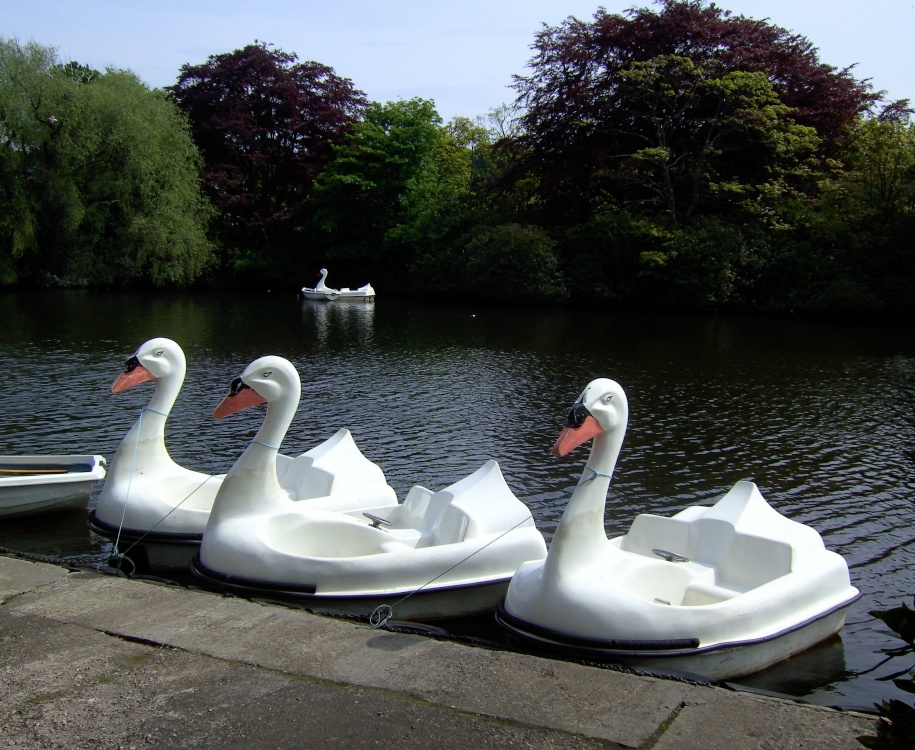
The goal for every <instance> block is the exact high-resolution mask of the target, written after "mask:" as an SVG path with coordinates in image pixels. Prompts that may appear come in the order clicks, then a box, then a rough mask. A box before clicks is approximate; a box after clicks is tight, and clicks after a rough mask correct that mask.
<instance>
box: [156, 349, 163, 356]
mask: <svg viewBox="0 0 915 750" xmlns="http://www.w3.org/2000/svg"><path fill="white" fill-rule="evenodd" d="M163 354H165V349H160V350H159V351H157V352H156V356H157V357H161V356H162V355H163Z"/></svg>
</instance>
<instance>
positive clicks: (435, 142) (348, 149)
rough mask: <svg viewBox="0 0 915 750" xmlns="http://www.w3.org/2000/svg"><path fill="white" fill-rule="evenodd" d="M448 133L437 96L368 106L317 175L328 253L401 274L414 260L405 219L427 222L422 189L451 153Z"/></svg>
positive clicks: (368, 270) (319, 218)
mask: <svg viewBox="0 0 915 750" xmlns="http://www.w3.org/2000/svg"><path fill="white" fill-rule="evenodd" d="M444 138H445V131H444V130H443V128H442V120H441V117H440V116H439V114H438V112H436V110H435V105H434V103H433V102H432V101H429V100H425V99H410V100H408V101H403V100H401V101H397V102H388V103H387V104H379V103H378V102H373V103H372V104H371V105H370V106H369V107H368V109H367V110H366V112H365V117H364V119H363V120H361V121H360V122H358V123H357V124H356V125H355V126H354V128H353V132H352V133H351V134H350V135H349V136H347V137H346V138H345V140H344V141H343V143H341V144H340V145H339V146H337V147H336V159H335V160H334V161H333V162H332V163H331V164H330V165H329V166H328V167H327V169H325V171H324V172H323V173H322V174H321V175H320V176H319V177H318V178H317V180H316V181H315V204H316V212H315V213H316V222H317V226H318V228H319V230H320V231H321V232H323V234H324V236H325V241H326V247H327V250H326V255H327V257H328V259H330V260H339V261H341V262H342V263H343V264H344V265H349V266H352V267H356V266H357V265H358V266H359V267H360V268H361V269H362V270H363V272H364V273H365V274H366V275H368V274H371V276H372V278H373V279H376V278H378V279H382V280H383V279H387V280H388V281H391V282H394V281H400V280H401V279H400V278H399V277H400V274H401V273H402V272H403V271H404V270H405V269H406V267H407V266H408V265H409V263H410V260H411V258H410V255H409V245H408V244H405V242H404V241H403V240H404V239H405V238H406V237H407V235H409V234H410V232H409V231H408V230H407V229H405V228H403V227H401V225H403V224H404V223H409V222H410V221H411V220H412V221H414V222H416V223H417V224H421V223H422V222H423V218H422V216H421V215H422V213H423V211H424V210H426V209H424V208H421V207H420V205H419V204H420V203H421V201H420V199H419V198H418V196H419V195H420V194H423V193H424V192H425V193H426V194H428V193H429V190H431V189H432V184H431V183H432V182H434V181H435V177H434V175H435V174H436V170H437V169H438V167H443V165H444V162H446V161H447V158H448V157H447V155H446V152H447V150H448V149H447V146H446V145H445V144H444V143H443V140H444ZM445 171H447V170H445ZM436 189H437V188H436ZM442 192H443V193H445V194H447V193H448V187H447V186H445V187H444V188H443V189H442ZM427 208H428V207H427ZM429 211H433V209H429ZM414 237H415V235H414ZM373 283H375V282H374V281H373Z"/></svg>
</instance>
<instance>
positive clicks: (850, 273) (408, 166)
mask: <svg viewBox="0 0 915 750" xmlns="http://www.w3.org/2000/svg"><path fill="white" fill-rule="evenodd" d="M532 50H533V57H532V59H531V61H530V63H529V67H528V72H527V73H526V74H525V75H518V76H516V77H515V81H514V88H515V92H516V95H517V98H516V100H515V101H514V102H513V103H511V104H508V105H504V106H502V107H500V108H498V109H496V110H494V111H492V112H489V113H487V114H486V115H485V116H480V117H477V118H476V119H470V118H466V117H456V118H454V119H453V120H451V121H450V122H447V123H445V122H443V121H442V118H441V117H440V115H439V114H438V112H437V111H436V109H435V104H434V102H432V101H429V100H424V99H411V100H399V101H394V102H386V103H379V102H370V101H368V100H367V99H366V96H365V94H364V93H363V92H361V91H359V90H358V89H357V88H356V87H355V85H354V84H353V82H352V81H350V80H348V79H345V78H342V77H340V76H338V75H337V74H336V73H335V72H334V70H333V69H332V68H330V67H328V66H327V65H324V64H321V63H318V62H314V61H305V62H303V61H300V60H299V59H298V57H297V56H296V55H295V54H291V53H287V52H284V51H282V50H278V49H275V48H273V47H272V46H271V45H269V44H267V43H264V42H259V41H255V42H254V43H252V44H250V45H248V46H246V47H244V48H243V49H239V50H235V51H233V52H228V53H222V54H214V55H212V56H211V57H210V58H209V59H208V60H207V61H206V62H205V63H203V64H198V65H191V64H186V65H184V66H182V68H181V70H180V72H179V75H178V77H177V80H176V82H175V84H174V85H172V86H169V87H167V88H166V89H165V90H164V91H163V90H150V89H149V88H148V87H147V86H145V85H144V84H143V83H142V82H141V81H140V80H139V79H138V78H137V77H136V76H135V75H133V74H132V73H129V72H125V71H120V70H114V69H109V70H106V71H104V72H99V71H95V70H91V69H88V68H86V67H84V66H81V65H79V64H78V63H61V62H60V61H59V60H58V59H57V57H56V53H55V51H54V50H53V48H49V47H42V46H41V45H39V44H37V43H35V42H29V43H26V44H22V43H20V42H19V41H18V40H14V39H9V40H6V39H0V190H2V191H3V196H2V197H3V199H2V204H0V283H2V284H5V285H29V284H56V285H66V284H73V285H90V286H92V285H100V286H126V285H137V284H141V285H155V286H161V287H168V286H187V285H192V284H221V285H241V286H264V285H269V286H270V287H273V288H283V287H284V286H285V287H288V288H290V289H295V288H298V286H301V285H303V284H310V282H311V281H312V280H313V279H316V277H317V270H318V268H320V267H321V266H327V267H329V268H331V269H332V273H333V278H334V279H337V280H338V283H340V284H347V285H352V286H356V285H359V284H362V283H365V282H367V281H371V282H372V283H373V285H374V286H375V288H376V289H377V290H378V291H379V293H382V294H386V293H390V294H409V295H420V296H422V295H429V296H434V297H436V298H439V299H441V298H455V299H476V300H490V301H497V302H507V303H516V304H518V303H520V304H556V303H563V302H566V303H572V304H582V305H585V304H593V305H602V306H618V307H621V308H631V307H633V306H639V307H646V306H647V307H652V308H678V309H683V308H694V309H718V310H735V311H762V312H770V313H836V312H845V313H853V314H856V315H861V314H867V315H881V316H896V317H900V316H911V314H912V313H913V312H915V300H913V295H912V294H911V290H912V289H913V283H915V247H913V240H912V237H913V236H915V231H913V230H915V125H913V124H912V122H911V120H910V116H911V114H912V110H911V109H910V108H909V103H908V102H907V101H898V102H886V101H883V98H882V97H883V92H879V91H874V90H873V89H872V87H871V85H870V83H869V82H868V81H859V80H857V79H856V78H855V77H854V75H853V74H852V71H851V70H848V69H845V70H838V69H836V68H834V67H832V66H830V65H828V64H826V63H824V62H822V61H820V60H819V58H818V53H817V50H816V48H815V47H813V45H812V44H811V43H810V41H808V40H807V39H805V38H804V37H802V36H800V35H797V34H793V33H791V32H790V31H787V30H785V29H782V28H780V27H778V26H775V25H773V24H771V23H769V22H766V21H759V20H754V19H751V18H746V17H744V16H735V15H732V14H731V13H729V12H727V11H723V10H721V9H719V8H717V7H716V6H715V5H714V4H713V3H710V2H707V0H658V2H656V3H655V7H653V8H632V9H630V10H629V11H627V12H626V13H625V14H622V15H619V14H609V13H607V12H605V11H604V10H603V9H599V10H597V11H596V12H595V14H594V16H593V18H592V19H590V20H587V21H584V20H579V19H575V18H569V19H567V20H566V21H564V22H563V23H561V24H559V25H557V26H554V27H550V26H544V27H543V28H542V29H541V31H540V32H539V33H538V34H537V35H536V36H535V38H534V41H533V44H532Z"/></svg>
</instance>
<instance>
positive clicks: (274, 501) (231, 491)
mask: <svg viewBox="0 0 915 750" xmlns="http://www.w3.org/2000/svg"><path fill="white" fill-rule="evenodd" d="M240 379H241V381H242V382H243V383H244V384H245V385H246V386H247V387H248V388H250V389H251V390H252V391H255V392H257V393H259V394H260V396H261V397H262V398H263V399H265V400H266V401H267V404H268V406H267V415H266V418H265V420H264V424H263V426H262V427H261V431H260V432H259V433H258V437H256V438H255V440H254V441H253V442H252V443H251V445H250V446H249V447H248V448H247V449H246V451H245V452H244V453H243V454H242V456H241V457H240V458H239V459H238V461H237V462H236V463H235V465H234V466H233V467H232V469H231V470H230V471H229V473H228V475H227V476H226V479H225V481H224V482H223V485H222V487H221V488H220V490H219V493H218V495H217V497H216V502H215V503H214V504H213V511H212V513H211V514H210V519H209V522H208V524H207V528H206V532H205V533H204V535H203V541H202V543H201V545H200V553H199V555H198V556H197V557H195V559H194V562H193V565H192V570H193V572H194V574H195V575H196V576H198V577H199V578H201V579H202V580H204V581H206V582H207V583H208V584H210V585H211V586H214V587H216V588H219V589H223V590H228V591H231V592H233V593H238V594H242V595H245V596H271V597H277V598H284V599H294V600H295V601H297V602H299V603H301V604H304V605H305V606H306V607H308V608H310V609H314V610H323V611H338V612H348V613H353V614H362V615H368V614H370V613H372V611H373V610H374V609H375V608H376V607H379V606H383V605H387V606H389V607H391V608H392V610H393V614H394V615H396V617H397V618H398V619H407V620H419V621H423V620H435V619H443V618H455V617H463V616H470V615H476V614H481V613H484V612H489V613H491V612H492V611H493V610H494V609H495V606H496V604H497V602H498V601H499V600H500V599H501V597H502V596H503V595H504V593H505V590H506V587H507V586H508V582H509V580H510V579H511V577H512V574H513V573H514V572H515V570H517V568H518V566H519V565H520V564H521V563H523V562H525V561H527V560H542V559H543V558H544V556H545V555H546V544H545V542H544V540H543V536H542V534H541V533H540V532H539V531H538V530H537V528H536V525H535V524H534V519H533V517H532V516H531V512H530V510H529V509H528V508H527V506H526V505H524V503H522V502H521V501H520V500H518V499H517V498H516V497H515V496H514V494H513V493H512V492H511V490H510V489H509V488H508V486H507V485H506V483H505V480H504V478H503V476H502V472H501V471H500V469H499V465H498V464H497V463H496V462H495V461H493V460H489V461H486V462H485V463H484V464H483V466H481V467H480V468H479V469H478V470H477V471H475V472H474V473H473V474H471V475H470V476H467V477H465V478H464V479H461V480H460V481H458V482H456V483H454V484H452V485H450V486H449V487H446V488H445V489H442V490H439V491H438V492H433V491H431V490H429V489H426V488H425V487H421V486H416V487H413V488H412V489H411V490H410V492H409V493H408V494H407V496H406V498H405V500H404V502H403V503H401V504H398V503H397V501H396V500H395V501H394V502H393V503H388V504H385V505H379V506H378V507H376V508H373V509H371V510H364V511H349V512H345V513H343V512H333V511H328V510H323V509H320V508H317V507H314V506H313V505H305V504H298V505H296V504H293V503H290V502H289V500H288V498H286V497H285V496H284V494H283V493H282V492H281V491H280V490H279V487H278V484H277V476H276V471H275V469H274V463H275V457H276V451H277V448H276V447H274V446H278V445H279V442H280V441H281V439H282V437H283V435H285V432H286V429H287V427H288V415H285V414H283V412H282V410H280V409H278V408H277V407H278V404H279V403H281V401H282V392H283V391H284V390H298V389H299V387H300V386H299V385H298V374H297V373H296V372H295V369H294V368H292V367H291V365H289V363H288V362H286V360H283V359H282V358H280V357H264V358H261V359H259V360H255V361H254V362H252V363H251V364H250V365H249V366H248V368H246V370H245V371H244V373H243V374H242V375H241V378H240ZM233 390H235V388H234V387H233ZM235 398H237V396H233V395H230V396H227V397H226V398H225V399H224V400H223V402H222V404H220V406H219V407H217V410H216V412H215V416H217V418H219V417H222V416H225V415H226V414H230V413H232V412H234V411H237V410H238V409H240V408H244V406H245V405H244V404H241V403H239V404H236V403H235V402H234V399H235Z"/></svg>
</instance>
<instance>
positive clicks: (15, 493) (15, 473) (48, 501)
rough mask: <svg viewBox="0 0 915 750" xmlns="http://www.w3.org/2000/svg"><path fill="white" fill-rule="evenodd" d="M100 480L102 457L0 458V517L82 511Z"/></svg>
mask: <svg viewBox="0 0 915 750" xmlns="http://www.w3.org/2000/svg"><path fill="white" fill-rule="evenodd" d="M104 478H105V459H104V457H102V456H97V455H50V456H0V516H3V517H10V516H25V515H31V514H34V513H46V512H49V511H57V510H66V509H69V508H83V509H85V508H86V505H87V504H88V502H89V495H90V493H91V492H92V487H93V485H95V483H96V482H98V481H99V480H101V479H104Z"/></svg>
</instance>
